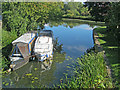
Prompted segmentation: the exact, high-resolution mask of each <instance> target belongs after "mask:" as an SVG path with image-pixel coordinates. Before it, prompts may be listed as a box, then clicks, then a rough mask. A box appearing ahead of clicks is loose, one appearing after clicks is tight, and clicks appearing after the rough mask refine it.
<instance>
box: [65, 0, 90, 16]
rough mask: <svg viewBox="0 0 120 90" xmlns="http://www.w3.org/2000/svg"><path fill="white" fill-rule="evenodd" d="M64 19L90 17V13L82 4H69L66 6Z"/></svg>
mask: <svg viewBox="0 0 120 90" xmlns="http://www.w3.org/2000/svg"><path fill="white" fill-rule="evenodd" d="M63 11H64V15H63V16H64V17H76V16H89V15H90V13H89V11H88V8H87V7H84V5H83V4H82V3H81V2H68V3H67V4H64V9H63Z"/></svg>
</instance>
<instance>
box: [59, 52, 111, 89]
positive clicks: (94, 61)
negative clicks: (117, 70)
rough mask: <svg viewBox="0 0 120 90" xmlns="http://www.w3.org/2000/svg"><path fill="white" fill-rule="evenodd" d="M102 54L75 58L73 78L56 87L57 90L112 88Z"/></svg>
mask: <svg viewBox="0 0 120 90" xmlns="http://www.w3.org/2000/svg"><path fill="white" fill-rule="evenodd" d="M103 55H104V53H103V52H98V53H93V52H91V53H88V54H85V55H84V56H82V57H81V58H77V60H76V62H75V67H74V68H73V69H74V76H72V77H70V78H68V77H67V75H66V80H65V82H62V83H61V84H60V85H58V87H59V88H112V87H113V86H112V81H111V79H110V77H109V76H108V74H107V69H106V65H105V62H104V57H103Z"/></svg>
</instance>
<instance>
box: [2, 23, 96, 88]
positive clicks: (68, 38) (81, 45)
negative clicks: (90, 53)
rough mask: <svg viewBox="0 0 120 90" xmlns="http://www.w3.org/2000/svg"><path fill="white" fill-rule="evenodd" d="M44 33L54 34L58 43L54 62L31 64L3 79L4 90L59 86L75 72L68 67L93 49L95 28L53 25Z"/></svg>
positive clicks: (79, 24) (46, 27)
mask: <svg viewBox="0 0 120 90" xmlns="http://www.w3.org/2000/svg"><path fill="white" fill-rule="evenodd" d="M83 23H84V24H83ZM94 26H95V25H92V27H94ZM44 29H46V30H52V31H53V35H54V39H55V40H54V54H53V60H51V61H47V60H46V61H44V62H37V61H30V62H29V63H28V64H27V65H25V66H23V67H22V68H20V69H18V70H16V71H13V72H11V74H8V75H7V74H5V75H3V87H13V88H15V87H17V88H21V87H22V88H29V87H31V88H33V87H36V88H39V87H41V86H42V87H43V86H50V87H51V86H52V85H53V84H58V83H60V79H61V78H64V73H68V75H69V76H72V74H73V71H72V69H71V68H69V69H68V68H67V66H68V64H69V65H74V64H73V63H72V61H74V60H75V58H77V57H80V56H81V55H83V54H84V52H86V50H87V49H88V48H90V47H93V46H94V43H93V37H92V33H93V32H92V29H93V28H91V26H89V25H88V24H86V23H85V22H77V21H76V22H75V21H65V22H63V21H62V22H50V23H49V24H46V25H45V28H44Z"/></svg>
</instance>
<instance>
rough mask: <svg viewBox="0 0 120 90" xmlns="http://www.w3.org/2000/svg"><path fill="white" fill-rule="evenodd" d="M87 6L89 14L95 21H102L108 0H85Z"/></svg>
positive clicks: (107, 8) (108, 5) (107, 6)
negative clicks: (98, 0) (95, 0)
mask: <svg viewBox="0 0 120 90" xmlns="http://www.w3.org/2000/svg"><path fill="white" fill-rule="evenodd" d="M85 6H87V7H88V8H89V11H90V14H91V15H92V16H93V17H94V19H95V20H96V21H104V20H105V16H106V15H108V14H107V12H108V10H109V7H110V2H90V0H89V2H85Z"/></svg>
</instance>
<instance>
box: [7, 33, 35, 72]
mask: <svg viewBox="0 0 120 90" xmlns="http://www.w3.org/2000/svg"><path fill="white" fill-rule="evenodd" d="M35 39H36V34H35V33H25V34H24V35H22V36H20V37H19V38H17V39H16V40H14V41H13V42H12V44H13V51H12V54H11V55H10V57H9V58H10V60H11V65H10V67H11V68H12V69H13V70H16V69H18V68H20V67H22V66H23V65H25V64H27V63H28V62H29V57H31V54H32V48H33V47H34V42H35Z"/></svg>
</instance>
